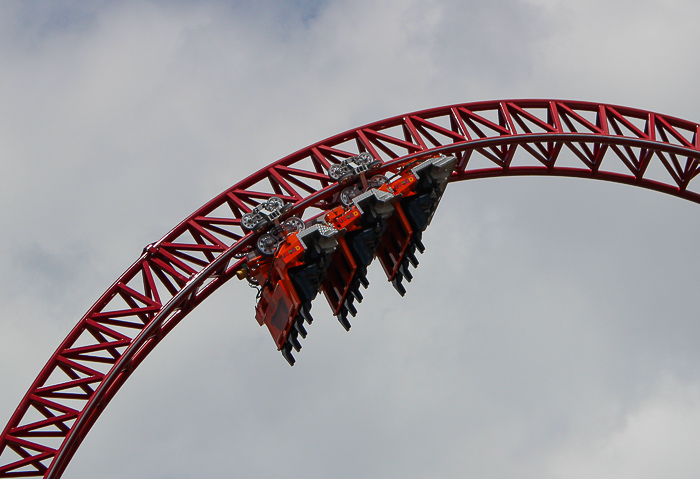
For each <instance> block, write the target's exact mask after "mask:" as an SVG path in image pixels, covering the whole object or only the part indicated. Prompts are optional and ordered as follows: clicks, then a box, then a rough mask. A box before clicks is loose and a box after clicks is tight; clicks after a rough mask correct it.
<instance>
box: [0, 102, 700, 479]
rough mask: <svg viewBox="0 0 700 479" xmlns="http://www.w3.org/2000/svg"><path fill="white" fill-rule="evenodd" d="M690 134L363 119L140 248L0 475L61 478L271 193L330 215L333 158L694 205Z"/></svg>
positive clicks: (579, 119) (234, 264)
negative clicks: (643, 192) (558, 183)
mask: <svg viewBox="0 0 700 479" xmlns="http://www.w3.org/2000/svg"><path fill="white" fill-rule="evenodd" d="M699 128H700V126H699V125H698V124H696V123H693V122H690V121H686V120H682V119H678V118H673V117H670V116H666V115H661V114H658V113H651V112H647V111H643V110H638V109H632V108H627V107H621V106H614V105H603V104H596V103H587V102H579V101H562V100H503V101H491V102H480V103H465V104H458V105H450V106H445V107H440V108H434V109H430V110H424V111H419V112H415V113H409V114H407V115H401V116H397V117H393V118H389V119H386V120H382V121H378V122H375V123H371V124H369V125H365V126H363V127H360V128H357V129H353V130H349V131H347V132H344V133H341V134H339V135H336V136H333V137H331V138H328V139H326V140H323V141H321V142H318V143H316V144H314V145H311V146H309V147H307V148H304V149H302V150H299V151H297V152H296V153H293V154H291V155H289V156H287V157H285V158H282V159H281V160H278V161H276V162H274V163H272V164H270V165H269V166H266V167H265V168H263V169H262V170H260V171H258V172H257V173H254V174H253V175H251V176H249V177H248V178H246V179H244V180H243V181H241V182H239V183H237V184H235V185H233V186H232V187H231V188H229V189H228V190H226V191H224V192H223V193H221V194H220V195H218V196H217V197H215V198H214V199H212V200H211V201H210V202H208V203H207V204H205V205H204V206H202V207H201V208H200V209H198V210H197V211H195V212H194V213H193V214H192V215H190V216H189V217H188V218H186V219H185V220H184V221H183V222H182V223H180V224H179V225H177V226H176V227H175V228H173V230H172V231H170V232H169V233H168V234H167V235H165V236H164V237H163V238H162V239H161V240H159V241H157V242H156V243H153V244H151V245H148V246H147V247H146V248H145V249H144V251H143V253H142V255H141V256H140V257H139V258H138V259H137V260H136V262H135V263H134V264H133V265H132V266H131V267H130V268H129V269H128V270H127V271H126V272H125V273H124V274H123V275H122V276H120V277H119V279H117V281H116V282H115V283H114V284H113V285H112V286H111V287H110V288H109V289H108V290H107V291H106V292H105V293H104V294H103V295H102V297H101V298H100V299H98V300H97V302H96V303H95V304H94V305H93V306H92V307H91V308H90V310H89V311H88V312H87V313H86V314H85V316H83V318H81V319H80V321H79V322H78V324H77V325H76V326H75V327H74V328H73V330H72V331H71V332H70V334H69V335H68V336H67V337H66V339H65V340H64V341H63V343H61V345H60V346H59V347H58V349H57V350H56V352H55V353H54V354H53V356H51V358H50V359H49V361H48V363H47V364H46V366H45V367H44V368H43V369H42V371H41V372H40V373H39V376H38V377H37V378H36V380H35V381H34V383H33V384H32V386H31V388H30V389H29V391H28V392H27V394H26V396H25V397H24V399H22V402H21V403H20V404H19V406H18V408H17V410H16V411H15V413H14V415H13V416H12V418H11V419H10V421H9V423H8V424H7V426H6V427H5V429H4V431H3V433H2V436H1V437H0V478H9V477H45V478H53V479H56V478H58V477H60V476H61V474H62V473H63V471H64V470H65V468H66V466H67V464H68V462H69V461H70V459H71V457H72V456H73V454H74V453H75V451H76V449H77V448H78V446H79V445H80V443H81V441H82V440H83V439H84V438H85V435H86V434H87V432H88V431H89V430H90V428H91V426H92V425H93V424H94V422H95V421H96V420H97V418H98V417H99V415H100V414H101V413H102V411H103V410H104V408H105V406H106V405H107V404H108V403H109V401H110V400H111V399H112V397H113V396H114V395H115V393H116V392H117V391H118V390H119V388H120V387H121V385H122V384H123V383H124V381H126V380H127V379H128V377H129V375H130V374H131V372H132V371H133V370H134V369H135V368H136V367H137V366H138V365H139V364H140V363H141V361H143V360H144V359H145V358H146V356H147V355H148V353H149V352H150V351H151V350H152V349H153V348H154V347H155V346H156V345H157V344H158V342H159V341H160V340H161V339H162V338H163V337H164V336H165V335H167V334H168V332H170V330H172V328H173V327H175V326H176V325H177V324H178V323H179V322H180V321H181V320H182V319H183V318H184V317H185V316H186V315H187V314H188V313H189V312H190V311H191V310H192V309H193V308H195V307H196V306H197V305H198V304H199V303H201V302H202V301H204V300H205V299H206V298H207V297H208V296H209V295H210V294H211V293H212V292H213V291H215V290H216V289H217V288H219V287H220V286H221V285H222V284H223V283H225V282H226V281H228V280H229V279H230V278H232V277H233V276H234V275H235V272H236V270H237V269H238V268H239V267H240V265H241V264H242V263H243V261H244V260H243V259H241V256H240V253H241V252H242V251H243V250H244V248H246V247H247V246H249V245H250V244H252V240H253V238H254V236H255V235H254V234H253V233H245V232H244V231H243V230H242V228H241V226H240V219H241V216H242V215H243V214H244V213H246V212H249V211H250V210H251V209H252V208H253V207H254V206H256V205H257V204H259V203H260V202H261V201H264V200H265V199H267V198H269V197H270V196H279V197H281V198H282V199H283V200H284V201H285V202H287V203H289V204H291V205H292V212H293V214H295V215H296V216H300V217H305V218H308V217H310V216H312V215H314V214H316V213H319V212H321V211H326V210H329V209H331V208H332V207H333V206H334V205H335V203H334V200H333V198H334V195H335V194H336V193H337V192H338V191H337V190H338V186H337V185H336V184H335V183H334V182H332V181H330V180H329V177H328V175H327V172H328V168H329V166H330V165H331V164H333V163H337V162H338V161H339V160H340V159H342V158H347V157H350V156H354V155H357V154H358V153H360V152H363V151H366V152H369V153H370V154H372V155H373V156H374V157H375V158H380V159H381V160H382V162H383V164H382V166H381V168H380V169H379V172H382V171H391V170H393V171H395V170H396V169H397V168H398V167H399V166H400V165H401V164H402V163H404V162H406V161H408V160H410V159H412V158H415V157H421V156H423V155H428V154H435V153H438V152H441V153H446V154H447V153H450V154H455V155H457V157H458V164H457V167H456V169H455V172H454V174H453V176H452V180H453V181H459V180H466V179H473V178H486V177H497V176H514V175H553V176H569V177H580V178H595V179H601V180H608V181H615V182H618V183H625V184H629V185H636V186H641V187H645V188H650V189H653V190H657V191H661V192H663V193H668V194H671V195H675V196H678V197H680V198H684V199H687V200H690V201H694V202H696V203H700V194H699V193H698V191H700V183H699V184H698V185H697V190H694V189H693V187H695V186H696V185H694V184H693V183H692V180H693V179H694V178H695V177H696V176H697V175H698V173H699V172H700V161H699V160H700V144H699V142H700V137H699V136H698V129H699ZM563 151H568V152H570V153H571V154H568V157H567V158H568V160H567V161H568V162H569V166H565V165H564V164H562V162H563V160H562V158H563V156H562V152H563ZM571 159H573V160H575V163H572V162H571V161H570V160H571ZM480 163H481V165H480ZM252 316H253V308H252V307H251V317H252ZM37 417H39V418H40V419H36V418H37ZM57 444H58V445H57Z"/></svg>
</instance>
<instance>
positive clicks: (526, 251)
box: [0, 0, 700, 479]
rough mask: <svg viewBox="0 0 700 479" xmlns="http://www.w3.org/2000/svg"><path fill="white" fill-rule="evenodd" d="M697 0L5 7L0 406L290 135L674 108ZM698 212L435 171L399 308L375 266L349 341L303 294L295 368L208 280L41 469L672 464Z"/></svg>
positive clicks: (283, 148)
mask: <svg viewBox="0 0 700 479" xmlns="http://www.w3.org/2000/svg"><path fill="white" fill-rule="evenodd" d="M698 8H699V7H698V6H697V5H695V4H694V3H691V2H683V1H677V2H657V1H646V2H627V1H625V0H619V1H614V2H612V3H611V2H597V1H596V2H561V1H556V0H539V1H535V0H532V1H515V0H513V1H499V2H488V3H484V2H458V1H449V0H431V1H426V2H417V1H391V0H386V1H380V2H377V1H374V2H370V1H364V0H361V1H357V2H344V1H328V2H281V1H277V2H273V1H270V2H223V1H222V2H216V1H212V2H89V3H86V2H19V1H6V2H2V3H0V32H1V33H0V65H2V75H1V76H0V77H1V78H0V103H1V104H2V105H3V107H2V109H1V110H0V205H2V206H1V207H0V221H1V224H2V231H3V234H2V235H0V264H1V265H2V268H0V285H2V288H3V292H2V293H1V294H0V300H1V301H2V303H1V304H0V328H1V329H0V330H1V331H2V334H1V335H0V352H1V359H0V361H2V364H3V367H1V368H0V381H2V384H3V394H2V395H1V396H0V417H2V418H9V417H10V415H11V413H12V410H13V408H14V407H15V405H16V404H17V403H18V401H19V399H20V397H21V395H22V394H23V393H24V391H25V390H26V388H27V387H28V386H29V384H30V382H31V380H32V378H33V377H34V376H35V375H36V373H37V372H38V371H39V369H40V368H41V365H42V364H43V363H44V362H45V360H46V359H47V358H48V357H49V355H50V354H51V351H52V348H55V347H56V345H57V344H58V343H59V342H60V340H61V339H62V338H63V337H64V336H65V334H67V332H68V331H69V329H70V328H71V327H72V326H73V325H74V324H75V322H76V321H77V320H78V318H79V317H80V316H81V315H82V314H83V312H84V311H85V310H87V309H88V308H89V306H90V304H92V301H94V300H95V299H96V298H97V297H98V296H99V294H100V293H101V292H102V291H103V290H104V289H106V288H107V287H108V286H109V285H110V284H111V282H112V281H113V280H114V278H116V277H117V276H118V275H119V274H120V273H121V272H122V271H123V270H124V269H126V268H127V267H128V265H129V264H130V262H131V261H133V260H134V259H135V258H136V257H137V256H138V254H139V253H140V251H141V248H142V247H143V246H144V245H145V244H147V243H149V242H152V241H154V240H155V239H157V238H158V237H160V236H162V235H163V234H164V233H165V232H167V231H168V230H169V229H170V228H171V227H172V226H173V225H174V224H176V223H177V222H178V221H180V220H181V219H182V218H183V217H185V216H186V215H187V214H189V213H190V212H191V211H193V210H194V209H195V208H197V207H198V206H199V205H201V204H203V203H204V202H205V201H207V200H208V199H209V198H211V197H213V196H214V195H215V194H217V193H218V192H219V191H221V190H223V189H224V188H226V187H228V186H229V185H230V184H232V183H234V182H236V181H238V180H239V179H241V178H243V177H244V176H247V175H248V174H250V173H251V172H253V171H255V170H257V169H259V168H261V167H263V166H264V165H266V164H267V163H269V162H271V161H273V160H275V159H277V158H280V157H282V156H284V155H286V154H288V153H290V152H292V151H295V150H297V149H299V148H302V147H304V146H306V145H307V144H309V143H312V142H314V141H317V140H319V139H322V138H324V137H326V136H330V135H332V134H334V133H337V132H340V131H342V130H345V129H349V128H352V127H354V126H357V125H359V124H362V123H364V122H369V121H373V120H376V119H380V118H383V117H388V116H392V115H396V114H400V113H403V112H407V111H411V110H415V109H420V108H427V107H432V106H437V105H441V104H447V103H450V102H462V101H472V100H485V99H492V98H513V97H560V98H573V99H588V100H600V101H609V102H614V103H621V104H627V105H630V106H637V107H640V108H650V109H654V110H657V111H662V112H664V113H669V114H673V115H677V116H681V117H686V118H688V119H690V120H696V121H697V120H698V118H699V117H700V115H699V113H700V109H699V108H698V105H696V101H695V100H694V99H693V91H694V89H693V86H694V83H695V79H696V77H697V75H698V72H699V68H698V65H697V62H693V59H692V56H690V55H689V54H688V53H687V52H688V51H689V49H690V48H689V47H690V46H692V45H695V44H696V43H697V41H696V38H695V37H696V35H697V33H696V30H697V29H696V28H694V27H693V26H692V24H691V22H692V21H693V19H694V18H696V17H697V14H698V13H699V12H698ZM698 214H700V213H698V208H697V206H696V205H694V204H690V203H687V202H683V201H681V200H678V199H675V198H671V197H666V196H664V195H660V194H658V193H653V192H648V191H641V190H639V189H634V188H630V187H626V186H620V185H610V184H604V183H596V182H590V181H580V180H567V179H547V178H544V179H542V178H539V179H538V178H512V179H500V180H488V181H483V180H480V181H474V182H468V183H466V184H458V185H453V186H451V187H450V188H449V190H448V192H447V195H446V198H445V200H444V203H443V205H442V206H441V208H440V210H439V212H438V214H437V216H436V219H435V222H434V224H433V225H432V226H431V228H430V229H429V230H428V232H427V234H426V239H425V242H426V245H427V247H428V250H427V252H426V254H425V255H423V257H422V258H421V266H420V267H419V269H418V272H417V274H416V279H415V280H414V282H413V283H411V285H409V288H408V289H409V292H408V294H407V296H406V298H403V299H402V298H399V297H398V295H396V294H395V293H394V291H393V290H392V289H391V287H390V286H389V285H388V284H386V282H385V281H384V279H383V278H382V277H381V276H382V273H381V271H379V270H377V269H375V270H373V271H372V276H371V280H372V287H371V288H370V289H369V290H368V291H367V295H366V300H365V302H364V303H363V304H362V305H360V306H361V307H360V314H359V315H358V318H357V319H356V320H355V321H353V329H352V330H351V332H350V333H345V332H344V331H343V330H342V328H341V327H340V326H339V325H337V324H335V321H334V320H333V319H332V318H331V316H330V312H329V311H328V310H327V309H328V308H327V307H326V306H324V305H323V304H321V302H320V301H318V304H317V305H315V307H314V311H315V312H316V317H317V321H315V322H314V324H313V326H312V327H311V328H310V332H309V338H308V339H307V340H306V341H305V344H304V350H303V351H302V353H301V354H300V355H299V362H298V364H297V366H295V367H294V368H293V369H290V368H289V367H288V366H287V365H286V363H285V362H284V361H283V360H282V359H281V358H280V356H279V354H278V353H277V352H276V351H275V350H274V349H275V348H274V345H273V343H272V341H270V338H269V337H268V335H267V333H266V332H265V331H264V330H263V329H261V328H259V327H258V325H257V324H256V323H255V321H254V319H253V308H254V294H253V291H252V290H249V289H248V288H247V287H245V286H244V285H242V284H240V283H236V284H231V285H230V286H228V285H227V286H226V287H224V288H222V290H221V291H220V292H218V293H217V294H215V295H214V296H213V297H212V298H211V299H210V300H208V301H207V303H206V304H204V305H202V306H200V307H199V308H198V309H197V310H196V311H195V312H193V313H192V314H191V315H190V317H188V318H187V320H186V321H184V322H183V323H182V324H181V325H179V326H178V328H176V330H175V331H174V332H173V333H171V336H170V337H168V339H167V340H166V341H164V342H163V343H162V344H161V345H159V347H158V348H157V350H156V351H154V352H153V353H152V354H151V356H150V357H149V359H148V361H146V362H145V363H144V364H143V365H142V366H140V368H139V370H138V371H137V372H136V373H135V374H134V376H133V377H132V378H131V379H130V381H129V382H128V383H127V384H126V385H125V386H124V388H123V390H122V391H120V393H119V394H118V395H117V397H116V398H115V399H114V401H113V402H112V404H111V405H110V407H109V408H108V409H107V411H106V412H105V413H104V415H103V417H102V418H101V419H100V421H99V422H98V423H97V425H96V426H95V427H94V429H93V430H92V431H91V433H90V435H89V436H88V438H87V440H86V441H85V442H84V444H83V445H82V446H81V449H80V450H79V452H78V454H77V455H76V457H75V459H74V461H73V462H72V463H71V466H70V467H69V469H68V471H67V473H66V476H65V477H74V478H83V477H85V478H87V477H95V473H96V471H99V475H100V476H101V477H105V478H118V477H132V478H158V477H170V478H187V477H201V476H202V475H206V476H210V477H229V476H233V477H236V476H240V477H251V478H256V477H270V476H278V475H285V476H287V477H291V478H296V477H305V478H316V477H318V478H321V477H339V478H345V477H348V478H349V477H365V476H370V477H388V478H391V477H446V478H449V477H460V478H462V477H491V478H501V477H503V478H506V477H509V478H511V477H519V478H552V479H559V478H562V479H564V478H573V479H575V478H577V477H583V476H584V475H585V476H586V477H588V476H590V475H596V476H599V477H619V478H623V479H624V478H627V477H630V478H631V477H645V478H646V477H667V476H668V475H670V472H673V473H674V476H675V477H681V478H683V477H694V475H695V472H696V471H697V467H696V466H697V462H696V459H695V457H696V456H697V451H695V450H694V449H693V448H690V447H689V448H685V446H686V445H689V444H694V443H697V442H698V437H697V432H696V430H697V427H687V425H690V426H693V425H695V424H697V415H698V411H700V408H699V407H698V402H697V388H698V384H699V380H700V370H699V369H698V365H699V364H700V361H699V359H700V357H698V356H699V353H698V351H697V348H696V347H695V345H696V344H698V339H700V328H699V327H698V323H697V320H696V313H695V312H696V311H697V310H698V309H699V308H698V306H700V305H699V304H698V299H697V295H696V294H694V293H695V289H696V284H695V282H696V276H697V274H696V271H697V265H698V264H700V263H699V262H700V258H699V257H698V254H697V253H696V247H695V241H694V239H695V238H696V237H698V233H699V232H698V226H697V225H698V224H700V222H698V221H696V219H697V215H698ZM20 358H21V359H20ZM655 438H660V439H663V440H664V441H665V442H660V441H655ZM676 438H677V439H676ZM674 441H677V443H678V445H679V447H678V448H677V449H674V455H672V456H670V455H669V452H668V449H666V447H667V445H668V443H669V442H673V443H674V444H675V443H676V442H674ZM642 472H643V473H644V474H646V475H640V474H642Z"/></svg>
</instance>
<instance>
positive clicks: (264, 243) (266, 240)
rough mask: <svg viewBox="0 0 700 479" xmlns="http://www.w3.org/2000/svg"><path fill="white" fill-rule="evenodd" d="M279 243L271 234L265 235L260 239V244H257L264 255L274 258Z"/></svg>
mask: <svg viewBox="0 0 700 479" xmlns="http://www.w3.org/2000/svg"><path fill="white" fill-rule="evenodd" d="M277 243H279V241H278V240H277V238H275V237H274V236H272V235H271V234H269V233H265V234H264V235H262V236H260V238H258V242H257V243H256V244H257V246H258V249H259V250H260V252H261V253H262V254H264V255H267V256H272V255H273V254H275V251H277Z"/></svg>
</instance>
